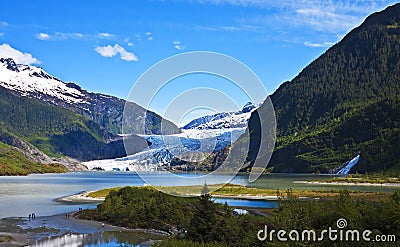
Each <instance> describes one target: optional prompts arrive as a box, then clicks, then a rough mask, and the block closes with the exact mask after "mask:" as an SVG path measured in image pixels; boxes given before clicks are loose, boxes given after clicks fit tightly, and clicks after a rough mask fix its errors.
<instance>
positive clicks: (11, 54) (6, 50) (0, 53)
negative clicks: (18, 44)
mask: <svg viewBox="0 0 400 247" xmlns="http://www.w3.org/2000/svg"><path fill="white" fill-rule="evenodd" d="M0 57H3V58H12V59H14V61H15V62H16V63H21V64H40V63H41V62H40V61H39V60H38V59H37V58H34V57H33V56H32V55H31V54H29V53H26V52H21V51H19V50H16V49H14V48H12V47H11V46H10V45H9V44H2V45H0Z"/></svg>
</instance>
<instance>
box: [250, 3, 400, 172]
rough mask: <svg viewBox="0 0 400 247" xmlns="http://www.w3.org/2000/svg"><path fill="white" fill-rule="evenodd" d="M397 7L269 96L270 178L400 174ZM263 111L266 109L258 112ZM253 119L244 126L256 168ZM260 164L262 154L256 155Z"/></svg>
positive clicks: (366, 24)
mask: <svg viewBox="0 0 400 247" xmlns="http://www.w3.org/2000/svg"><path fill="white" fill-rule="evenodd" d="M399 93H400V4H396V5H394V6H391V7H388V8H387V9H386V10H383V11H381V12H378V13H374V14H372V15H370V16H369V17H368V18H367V19H366V20H365V21H364V22H363V23H362V24H361V25H360V26H359V27H357V28H355V29H354V30H352V31H351V32H350V33H348V34H347V35H346V36H345V37H344V38H343V39H342V40H341V41H340V42H339V43H337V44H336V45H334V46H333V47H331V48H330V49H328V50H327V51H326V52H325V53H324V54H323V55H321V56H320V57H319V58H318V59H316V60H315V61H313V62H312V63H311V64H310V65H308V66H307V67H306V68H304V69H303V71H301V72H300V73H299V75H298V76H296V77H295V78H294V79H293V80H292V81H290V82H285V83H283V84H282V85H281V86H280V87H279V89H278V90H276V92H275V93H274V94H273V95H271V100H272V102H273V105H274V107H275V113H276V117H277V123H278V131H277V136H278V137H277V143H276V148H275V152H274V154H273V156H272V159H271V162H270V167H273V171H274V172H329V171H330V170H332V169H333V168H335V167H337V166H340V165H342V164H343V163H344V162H346V161H349V160H350V159H351V158H352V157H354V156H356V155H357V154H359V153H360V155H361V161H360V162H359V163H358V164H357V165H356V166H355V167H354V168H353V170H352V172H355V171H357V172H377V171H386V172H392V173H396V174H398V173H399V172H400V152H399V151H400V110H399V109H400V97H399V95H400V94H399ZM263 107H264V108H265V106H264V105H262V106H261V109H260V110H262V109H263ZM259 128H260V126H259V121H257V111H256V112H254V113H253V114H252V116H251V118H250V121H249V129H250V133H252V134H251V135H252V137H251V140H252V141H251V142H252V143H251V150H250V155H249V158H250V160H252V161H254V158H255V154H256V153H257V152H258V151H259V150H258V147H259V140H257V135H259V133H260V129H259ZM260 154H261V156H262V152H260Z"/></svg>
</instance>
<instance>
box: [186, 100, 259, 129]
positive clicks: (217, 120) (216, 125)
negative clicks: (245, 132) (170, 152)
mask: <svg viewBox="0 0 400 247" xmlns="http://www.w3.org/2000/svg"><path fill="white" fill-rule="evenodd" d="M255 109H256V106H255V105H254V104H253V103H251V102H248V103H247V104H246V105H245V106H244V107H243V108H242V110H241V111H237V112H222V113H217V114H214V115H209V116H204V117H200V118H197V119H194V120H192V121H191V122H190V123H188V124H186V125H185V126H183V127H182V129H184V130H188V129H197V130H209V129H227V128H229V129H232V128H246V127H247V123H248V121H249V118H250V116H251V113H252V112H253V111H254V110H255Z"/></svg>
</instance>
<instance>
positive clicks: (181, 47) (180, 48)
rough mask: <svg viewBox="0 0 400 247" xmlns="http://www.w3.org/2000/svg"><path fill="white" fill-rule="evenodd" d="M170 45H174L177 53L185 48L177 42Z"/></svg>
mask: <svg viewBox="0 0 400 247" xmlns="http://www.w3.org/2000/svg"><path fill="white" fill-rule="evenodd" d="M172 44H173V45H174V48H175V49H177V50H178V51H182V50H184V49H185V47H184V46H183V45H182V42H180V41H179V40H175V41H173V42H172Z"/></svg>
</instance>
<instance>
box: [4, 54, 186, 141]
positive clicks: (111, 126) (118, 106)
mask: <svg viewBox="0 0 400 247" xmlns="http://www.w3.org/2000/svg"><path fill="white" fill-rule="evenodd" d="M0 86H2V87H4V88H7V89H9V90H11V91H12V92H13V93H14V94H16V95H18V96H27V97H30V98H34V99H37V100H39V101H41V102H43V103H46V104H50V105H55V106H60V107H63V108H65V109H69V110H73V111H75V112H77V113H79V114H81V115H83V116H87V117H89V118H90V119H91V120H93V121H94V122H96V123H98V124H99V125H100V126H102V127H104V128H105V129H107V130H108V131H110V132H111V133H114V134H119V133H122V132H121V127H122V115H123V111H124V106H125V103H126V101H125V100H123V99H119V98H117V97H113V96H109V95H105V94H98V93H91V92H87V91H86V90H83V89H82V88H81V87H79V86H78V85H76V84H75V83H65V82H63V81H61V80H60V79H58V78H56V77H54V76H51V75H49V74H48V73H46V72H45V71H44V70H43V69H41V68H39V67H36V66H30V65H29V66H28V65H22V64H16V63H15V62H14V60H13V59H11V58H0ZM128 104H129V106H130V108H131V109H132V111H131V116H130V117H131V118H133V119H135V120H136V121H142V119H143V117H144V116H145V118H146V119H145V129H144V131H145V132H146V134H160V132H161V128H160V124H161V121H162V118H161V117H160V116H159V115H157V114H156V113H154V112H151V111H146V109H144V108H143V107H141V106H139V105H137V104H135V103H132V102H129V103H128ZM163 124H165V126H166V128H165V130H164V131H165V132H167V134H175V133H179V129H178V127H177V126H175V124H173V123H171V122H169V121H167V120H163ZM129 127H130V129H126V130H125V132H127V131H130V132H131V133H133V134H135V133H139V134H143V132H144V131H143V130H142V129H141V128H142V126H137V125H129Z"/></svg>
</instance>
